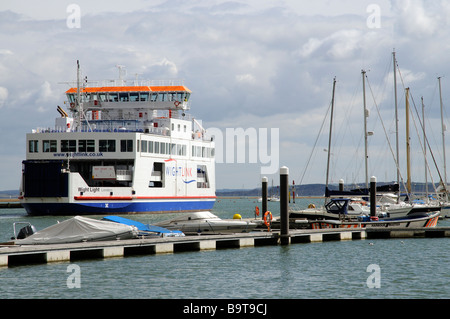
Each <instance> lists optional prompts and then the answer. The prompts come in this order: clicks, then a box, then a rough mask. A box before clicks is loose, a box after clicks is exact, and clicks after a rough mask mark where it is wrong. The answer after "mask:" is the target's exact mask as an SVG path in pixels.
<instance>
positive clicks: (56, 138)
mask: <svg viewBox="0 0 450 319" xmlns="http://www.w3.org/2000/svg"><path fill="white" fill-rule="evenodd" d="M79 77H80V75H79V65H78V79H79ZM66 96H67V103H68V112H66V111H65V110H63V109H62V108H61V107H59V106H58V108H57V110H58V112H59V114H60V117H57V118H56V120H55V127H54V128H37V129H34V130H33V131H32V133H29V134H27V136H26V143H27V144H26V160H24V161H23V163H22V166H23V168H22V180H21V187H20V196H19V199H20V202H21V205H22V206H23V207H24V208H25V209H26V211H27V212H28V214H29V215H86V214H106V215H110V214H119V213H120V214H124V213H142V212H144V213H146V212H190V211H203V210H210V209H212V208H213V206H214V202H215V199H216V195H215V167H214V165H215V159H214V152H215V145H214V142H213V141H212V140H211V139H207V138H206V137H205V132H206V131H205V129H204V128H203V127H202V125H201V124H200V122H199V121H197V120H196V119H194V118H193V117H192V116H191V115H189V114H188V113H187V111H188V110H189V109H190V96H191V91H190V90H189V89H188V88H187V87H186V86H184V84H183V83H182V82H181V81H165V82H162V81H158V82H157V81H153V82H144V83H139V85H138V83H134V85H127V84H126V83H125V81H124V80H123V79H120V80H119V81H118V82H105V83H103V84H100V85H99V84H98V83H97V85H96V86H89V87H88V86H86V85H85V86H82V85H81V84H80V81H79V80H78V81H77V85H76V87H71V88H70V89H69V90H67V92H66Z"/></svg>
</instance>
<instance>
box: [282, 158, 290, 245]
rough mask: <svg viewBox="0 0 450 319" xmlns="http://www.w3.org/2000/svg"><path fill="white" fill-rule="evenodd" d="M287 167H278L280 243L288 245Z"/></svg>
mask: <svg viewBox="0 0 450 319" xmlns="http://www.w3.org/2000/svg"><path fill="white" fill-rule="evenodd" d="M288 192H289V168H287V167H286V166H283V167H281V168H280V243H281V244H282V245H288V244H289V242H290V238H289V215H288V205H289V195H288Z"/></svg>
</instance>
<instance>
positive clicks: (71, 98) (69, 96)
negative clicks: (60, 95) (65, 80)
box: [67, 94, 75, 103]
mask: <svg viewBox="0 0 450 319" xmlns="http://www.w3.org/2000/svg"><path fill="white" fill-rule="evenodd" d="M67 98H68V99H69V103H74V102H75V95H74V94H67Z"/></svg>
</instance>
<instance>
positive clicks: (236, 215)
mask: <svg viewBox="0 0 450 319" xmlns="http://www.w3.org/2000/svg"><path fill="white" fill-rule="evenodd" d="M233 219H242V216H241V215H239V214H234V216H233Z"/></svg>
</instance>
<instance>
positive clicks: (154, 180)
mask: <svg viewBox="0 0 450 319" xmlns="http://www.w3.org/2000/svg"><path fill="white" fill-rule="evenodd" d="M148 187H158V188H161V187H164V163H158V162H154V163H153V170H152V175H151V178H150V182H149V184H148Z"/></svg>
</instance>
